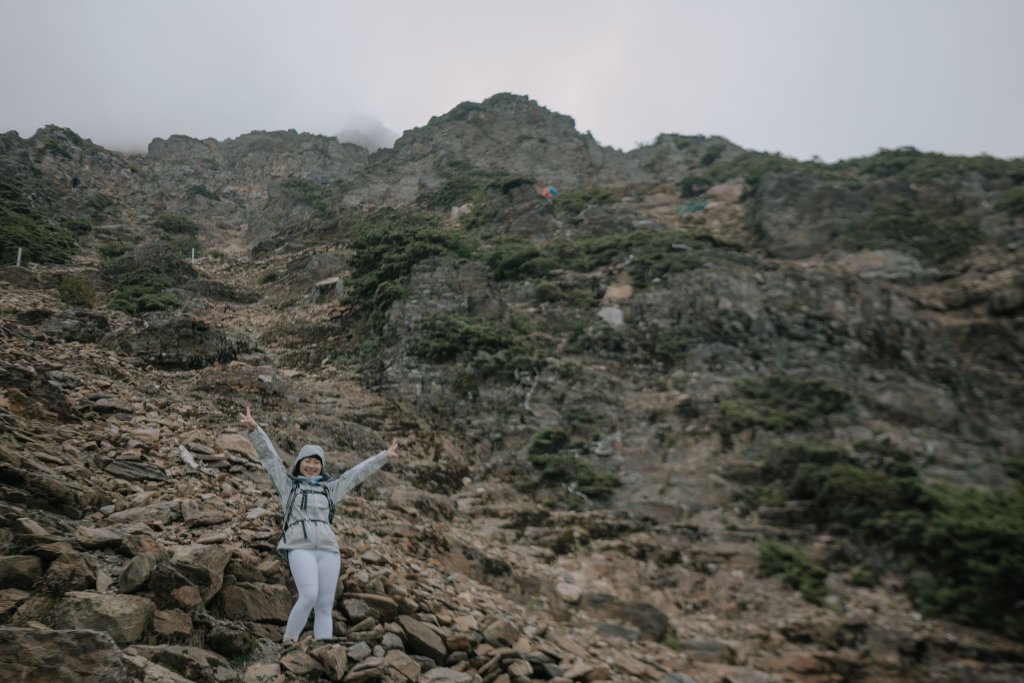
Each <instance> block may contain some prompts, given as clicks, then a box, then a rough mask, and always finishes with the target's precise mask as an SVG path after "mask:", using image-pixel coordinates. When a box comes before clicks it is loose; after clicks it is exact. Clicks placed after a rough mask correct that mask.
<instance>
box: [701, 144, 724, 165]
mask: <svg viewBox="0 0 1024 683" xmlns="http://www.w3.org/2000/svg"><path fill="white" fill-rule="evenodd" d="M724 151H725V145H723V144H721V143H717V144H714V145H710V146H709V147H708V148H707V150H706V151H705V152H704V154H703V155H702V156H701V158H700V165H701V166H710V165H711V164H713V163H715V162H716V161H718V158H719V157H720V156H722V153H723V152H724Z"/></svg>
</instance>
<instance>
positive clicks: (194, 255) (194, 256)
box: [192, 247, 196, 266]
mask: <svg viewBox="0 0 1024 683" xmlns="http://www.w3.org/2000/svg"><path fill="white" fill-rule="evenodd" d="M195 264H196V248H195V247H192V265H193V266H194V265H195Z"/></svg>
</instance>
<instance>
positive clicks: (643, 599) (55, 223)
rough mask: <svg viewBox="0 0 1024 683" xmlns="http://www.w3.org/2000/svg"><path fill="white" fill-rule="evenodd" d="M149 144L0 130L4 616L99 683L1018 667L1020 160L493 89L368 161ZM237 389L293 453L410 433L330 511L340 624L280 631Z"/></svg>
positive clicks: (863, 673)
mask: <svg viewBox="0 0 1024 683" xmlns="http://www.w3.org/2000/svg"><path fill="white" fill-rule="evenodd" d="M242 138H244V139H242ZM403 140H404V142H403ZM154 144H155V154H150V155H146V156H125V155H120V154H117V153H113V152H107V151H106V150H102V148H98V147H95V146H91V145H89V144H86V141H83V140H81V138H78V136H77V135H75V134H74V133H73V132H72V131H67V130H66V129H60V128H57V127H52V128H47V129H46V131H45V133H42V134H40V135H38V136H36V137H33V138H30V139H27V140H21V139H20V138H18V137H17V136H16V135H14V136H11V135H10V134H8V135H6V136H4V137H2V138H0V168H2V169H4V171H5V173H4V179H3V187H2V188H0V190H2V192H0V200H2V202H3V203H2V205H0V209H2V210H3V212H4V213H3V216H4V217H5V218H6V217H10V216H14V217H15V218H13V219H11V222H10V223H7V224H5V225H13V226H15V227H17V228H18V229H17V230H15V231H9V232H4V233H2V234H0V238H2V240H0V256H2V258H3V259H4V260H5V261H9V260H10V258H11V257H12V256H13V251H12V249H13V248H14V247H15V246H16V242H18V241H21V243H22V244H24V245H25V246H26V247H29V248H28V249H26V251H27V253H26V257H27V258H26V259H25V261H26V262H27V267H22V268H13V267H11V266H4V267H3V268H2V269H0V285H2V287H3V300H4V317H3V319H2V327H0V343H2V346H0V350H2V352H0V374H2V375H3V378H4V387H5V389H4V394H3V397H2V398H3V400H2V402H0V424H2V425H3V426H4V430H3V431H4V433H3V434H2V435H0V456H2V459H3V474H2V477H0V483H2V485H3V486H4V489H3V491H4V503H3V505H4V506H5V507H3V516H2V520H3V524H2V525H0V543H2V549H0V565H2V566H3V567H4V572H5V573H2V574H3V575H4V576H7V577H15V578H7V579H5V581H6V582H7V583H5V586H4V587H2V588H0V589H2V590H3V591H5V592H4V593H3V598H4V602H2V603H0V604H2V605H3V611H2V612H0V614H2V619H3V620H4V623H3V624H2V625H0V632H2V633H3V634H4V638H5V640H4V641H3V642H5V643H13V644H12V645H9V646H7V650H6V651H7V652H15V651H17V648H18V647H23V648H25V647H28V648H37V647H38V648H43V649H42V650H41V651H46V650H45V648H48V647H49V648H53V647H61V648H65V650H66V651H68V652H76V653H81V652H82V651H83V648H82V647H81V646H80V645H78V644H76V643H80V642H83V641H81V639H83V638H85V636H84V635H83V634H84V631H83V630H82V629H86V628H98V629H99V630H100V631H103V632H106V633H108V634H109V636H110V638H112V641H110V642H108V641H103V640H102V639H101V640H100V641H89V642H91V643H92V645H90V646H89V647H91V648H92V649H93V650H95V651H96V652H98V653H100V654H99V655H97V656H101V657H103V658H106V659H105V661H107V662H108V663H110V664H111V666H113V667H115V668H117V669H118V670H119V671H121V672H122V673H123V677H124V678H123V679H124V680H130V679H131V678H133V677H134V678H136V679H139V680H176V679H174V678H173V675H178V676H184V677H185V678H187V679H194V680H207V679H210V680H212V679H211V678H210V677H211V676H214V677H219V678H217V680H237V679H240V678H241V679H244V680H261V677H263V676H265V677H267V678H268V679H269V678H272V677H274V676H284V677H285V678H291V679H296V680H303V677H309V676H312V677H317V676H319V677H326V678H328V679H330V680H373V679H379V680H395V681H399V680H400V681H406V680H453V681H457V680H465V681H467V682H468V681H472V680H477V679H479V680H487V681H491V680H499V679H500V680H502V681H506V680H508V681H512V680H515V681H518V680H588V681H599V680H652V681H662V682H663V683H669V682H673V681H680V680H682V681H686V680H698V681H702V682H703V681H720V680H726V679H728V680H734V681H735V680H750V681H782V680H800V681H807V682H808V683H810V682H811V681H820V680H836V681H840V680H849V681H855V680H892V681H925V680H953V679H954V678H955V677H956V676H959V675H960V674H961V673H962V672H963V671H966V670H968V669H969V670H970V671H971V672H972V673H971V675H972V676H975V678H976V680H983V681H992V682H997V681H1008V680H1012V679H1013V678H1014V677H1015V676H1018V675H1019V674H1020V672H1021V670H1022V669H1021V667H1022V666H1024V651H1022V650H1021V648H1020V646H1019V643H1017V642H1014V640H1013V638H1017V639H1019V631H1018V630H1017V629H1018V628H1019V624H1018V622H1015V621H1014V617H1013V612H1012V609H1009V610H1008V609H1007V604H1006V600H1007V596H1014V595H1017V593H1015V592H1014V591H1019V590H1020V584H1019V582H1015V579H1013V576H1012V568H1013V567H1014V566H1016V565H1015V563H1016V562H1017V561H1018V559H1019V557H1020V555H1018V554H1017V553H1018V550H1019V549H1020V548H1021V545H1020V541H1021V539H1022V538H1024V536H1022V535H1021V530H1020V528H1019V518H1017V517H1015V516H1014V515H1016V511H1017V510H1018V509H1019V508H1018V507H1016V506H1018V505H1019V500H1020V493H1019V477H1020V473H1021V470H1020V465H1019V463H1020V457H1021V453H1022V452H1024V451H1022V444H1024V435H1022V433H1021V429H1020V424H1021V422H1020V420H1019V418H1020V406H1022V405H1024V369H1022V367H1021V363H1020V358H1021V350H1022V349H1024V344H1022V340H1021V334H1022V329H1024V328H1022V326H1021V319H1022V316H1024V279H1022V278H1021V275H1020V274H1021V260H1022V259H1021V254H1020V252H1019V248H1018V247H1019V244H1021V243H1022V242H1021V240H1022V239H1024V219H1022V215H1021V214H1022V212H1021V208H1020V204H1021V202H1020V199H1019V196H1020V193H1021V190H1020V189H1019V188H1021V183H1022V182H1024V169H1022V168H1021V164H1020V163H1018V162H1014V161H999V160H993V159H991V158H985V157H976V158H947V157H942V156H941V155H931V154H927V153H920V152H916V151H914V150H906V149H904V150H889V151H884V152H881V153H879V154H878V155H875V156H873V157H869V158H865V159H861V160H850V161H847V162H844V163H841V164H818V163H813V162H797V161H794V160H789V159H785V158H783V157H779V156H777V155H770V154H761V153H755V152H748V151H746V150H742V149H741V148H739V147H736V146H734V145H731V143H729V142H728V141H726V140H724V139H721V138H716V137H709V138H705V137H701V136H676V135H665V136H659V138H658V139H657V140H656V141H655V142H654V143H652V145H650V146H648V147H645V148H642V149H641V150H633V151H631V152H629V153H624V152H619V151H617V150H610V149H608V148H602V147H600V146H599V145H597V144H596V143H595V142H594V141H593V139H592V138H589V137H588V136H585V135H581V134H580V133H579V132H578V131H576V130H575V126H574V123H573V122H572V119H571V118H569V117H567V116H563V115H561V114H555V113H553V112H549V111H548V110H546V109H544V108H543V107H540V106H539V105H537V104H536V103H535V102H533V101H532V100H530V99H529V98H527V97H525V96H515V95H509V94H499V95H496V96H494V97H492V98H489V99H488V100H485V101H484V102H483V103H479V104H477V103H465V104H463V105H459V106H457V107H455V108H454V109H453V110H451V111H450V112H448V113H447V114H444V115H441V116H439V117H434V118H433V119H431V121H430V122H428V124H427V125H425V126H424V127H422V128H418V129H413V130H412V131H407V132H406V133H405V134H403V137H402V139H400V140H399V142H398V143H396V146H395V148H394V149H392V150H380V151H378V152H376V153H374V154H372V155H371V154H367V153H365V150H357V149H353V148H352V147H351V146H346V145H343V144H341V143H337V142H336V141H332V139H331V138H325V137H323V136H309V135H307V134H299V133H294V132H292V131H286V132H276V133H259V132H254V133H251V134H247V135H246V136H240V138H237V139H235V140H234V141H225V142H224V143H218V142H215V141H214V142H210V141H200V140H194V139H191V138H186V137H183V136H181V137H179V136H172V137H171V138H168V139H167V140H165V141H161V142H159V143H158V144H157V143H156V141H154ZM76 179H77V183H76ZM551 183H554V184H555V185H556V186H557V187H558V188H559V189H560V190H561V193H560V194H558V195H557V196H555V197H553V198H551V197H544V196H542V194H541V190H542V189H543V188H544V187H545V186H547V185H548V184H551ZM55 237H60V238H61V239H59V240H55V239H54V238H55ZM154 243H155V244H154ZM1015 245H1017V246H1015ZM193 248H195V249H196V254H197V255H198V258H197V259H196V261H195V263H192V262H191V256H190V254H191V249H193ZM250 404H251V405H253V410H254V413H255V414H257V417H258V419H260V420H261V422H262V423H265V424H266V425H267V428H268V431H269V432H271V433H272V435H273V436H275V438H277V439H278V440H279V443H280V444H281V445H282V446H284V447H285V448H286V450H288V451H289V452H292V451H294V450H295V448H297V446H299V445H301V443H303V442H306V441H310V442H319V443H324V444H325V445H327V446H328V457H329V459H331V460H332V461H337V462H338V463H339V464H341V463H346V462H351V461H353V460H354V459H355V458H357V457H358V456H359V454H360V453H364V452H371V451H375V450H377V449H379V447H380V444H381V443H386V441H387V440H388V439H389V437H390V436H399V437H400V439H401V440H402V442H403V448H404V449H407V450H408V451H409V452H410V454H411V459H410V462H409V463H408V464H406V465H403V466H402V467H401V468H399V469H398V470H397V471H396V472H394V473H388V474H385V475H383V476H384V479H383V480H382V481H383V482H384V483H383V484H381V485H379V486H378V485H374V484H370V485H369V486H368V487H367V489H366V491H365V492H364V493H363V494H362V495H360V496H359V497H357V498H355V499H353V500H351V501H349V502H348V503H347V504H346V505H345V513H346V514H345V516H344V519H342V520H341V521H339V528H338V530H339V533H341V534H342V535H343V538H344V539H345V541H346V544H343V545H345V546H346V550H345V551H344V553H345V566H346V567H347V568H348V569H347V570H346V571H345V572H344V576H343V579H342V583H343V584H344V590H343V591H339V596H340V597H339V601H338V603H337V605H336V608H337V610H338V613H339V618H338V621H339V624H341V625H342V628H343V629H344V631H345V642H344V643H343V644H342V645H339V646H330V647H328V648H326V649H325V648H317V647H315V646H313V645H312V644H310V645H307V646H305V647H304V649H303V650H302V651H301V655H300V654H299V653H294V652H287V651H283V650H281V649H280V646H279V645H278V644H277V643H276V642H275V635H276V634H278V630H279V622H280V617H281V610H282V609H283V610H287V607H288V604H289V594H288V591H289V588H288V587H289V583H288V578H287V575H286V573H285V572H284V569H283V567H282V566H281V565H280V563H279V562H275V561H274V558H273V555H272V551H273V543H272V541H273V540H274V533H275V528H274V523H273V519H274V514H275V510H274V509H273V508H272V506H268V503H267V501H266V499H265V494H266V490H267V488H266V484H267V483H266V482H265V481H264V480H263V478H262V477H261V472H260V471H259V469H258V466H257V465H256V464H255V463H254V461H253V460H252V458H251V454H250V453H248V451H247V449H246V448H245V445H244V443H240V442H239V440H238V438H237V437H238V434H237V433H236V432H235V430H234V429H233V422H234V414H235V413H236V412H237V411H238V410H240V409H242V408H243V407H244V406H246V405H250ZM186 452H187V453H189V454H190V456H191V457H193V458H194V460H196V461H198V464H197V467H196V468H192V467H191V466H190V465H189V464H188V463H187V462H186V460H185V459H184V453H186ZM974 489H977V491H976V492H972V491H973V490H974ZM979 513H980V514H979ZM1015 520H1016V521H1015ZM958 521H962V522H963V523H964V525H965V526H964V527H959V526H957V523H958ZM972 525H973V526H972ZM965 529H970V535H969V537H963V536H962V534H963V533H964V532H965ZM921 530H924V531H926V532H927V533H923V534H922V533H920V531H921ZM932 538H935V539H939V542H938V543H937V544H936V542H934V541H932V540H930V539H932ZM368 539H369V540H368ZM997 541H998V543H999V544H1001V546H1000V549H999V550H996V549H995V548H996V545H994V544H996V543H997ZM61 544H63V545H61ZM943 544H946V545H947V546H948V548H949V549H950V550H951V551H952V552H945V551H944V550H943ZM961 560H963V561H966V562H968V564H967V565H965V564H964V563H963V562H962V561H961ZM970 562H979V563H982V564H980V565H976V566H978V567H982V569H971V568H970V566H971V565H970ZM984 563H990V564H984ZM1000 563H1002V564H1000ZM1007 571H1009V573H1005V574H1002V573H999V572H1007ZM990 572H991V573H990ZM773 576H781V577H782V579H781V581H780V580H779V579H777V578H772V577H773ZM1000 582H1001V583H1000ZM994 587H999V588H998V590H996V589H995V588H994ZM11 591H15V592H11ZM1011 604H1012V603H1011ZM115 608H116V609H124V610H127V611H128V612H130V614H131V615H133V616H132V621H131V622H130V623H131V624H133V625H132V626H130V627H129V626H125V625H120V626H116V627H115V626H113V625H110V624H109V622H105V621H103V618H102V614H103V613H104V610H108V609H115ZM399 614H403V615H404V616H405V619H404V620H403V619H399V618H398V615H399ZM413 614H418V615H419V617H418V618H417V619H416V620H413V621H412V622H410V621H409V619H408V618H409V617H411V616H412V615H413ZM943 616H945V617H950V618H954V619H956V620H959V621H960V622H964V623H967V624H974V625H976V626H984V627H985V628H987V629H988V631H978V630H974V629H971V628H968V627H965V626H963V625H960V624H956V623H952V622H949V621H945V620H944V619H943ZM366 618H369V619H370V621H369V622H366V621H365V620H366ZM417 621H418V622H419V623H422V624H427V628H429V629H432V632H433V633H435V635H436V636H437V637H440V638H441V641H440V642H441V645H439V646H438V645H436V642H435V641H434V640H433V639H432V638H431V636H430V635H429V634H423V633H419V632H418V630H417V629H418V627H419V624H417V623H416V622H417ZM44 626H46V627H52V626H57V627H58V630H57V631H54V632H52V635H47V633H49V632H47V631H45V629H44V628H43V627H44ZM994 633H1002V634H1003V635H1004V636H1008V637H1009V638H1010V639H1009V640H1007V639H1000V638H999V637H998V636H996V635H993V634H994ZM389 636H391V637H389ZM90 637H91V636H90ZM428 642H435V645H434V646H433V647H428V646H427V645H426V643H428ZM183 643H187V644H188V648H192V649H188V648H185V649H181V648H183V647H184V646H183V645H182V644H183ZM15 644H17V645H15ZM364 645H365V646H366V647H365V648H364V647H363V646H364ZM339 647H340V648H341V649H340V650H339V649H338V648H339ZM175 648H179V649H175ZM2 649H3V648H0V650H2ZM364 650H365V651H364ZM76 656H77V657H82V659H81V661H83V662H84V661H86V660H87V658H86V657H85V655H84V654H78V655H76ZM217 656H221V657H225V658H234V659H235V661H236V664H232V663H231V662H230V661H228V660H227V659H225V660H224V661H221V660H216V662H215V663H211V662H214V660H215V659H216V657H217ZM9 659H11V661H14V659H13V657H11V658H9ZM4 661H7V659H5V660H4ZM75 661H79V660H75ZM202 662H207V664H206V665H205V670H206V672H205V673H203V672H202V671H203V669H204V665H203V664H201V663H202ZM410 662H411V663H410ZM979 662H980V663H979ZM82 666H86V667H87V668H88V665H86V664H83V665H82ZM167 667H169V668H170V669H173V670H174V671H176V672H177V674H173V675H172V674H170V673H165V671H164V670H165V669H166V668H167ZM431 670H433V671H434V672H435V673H433V674H431V673H430V671H431ZM213 671H216V674H213V673H211V672H213ZM339 672H340V673H339ZM83 675H85V674H83ZM161 676H163V677H164V678H160V677H161ZM445 677H447V678H445Z"/></svg>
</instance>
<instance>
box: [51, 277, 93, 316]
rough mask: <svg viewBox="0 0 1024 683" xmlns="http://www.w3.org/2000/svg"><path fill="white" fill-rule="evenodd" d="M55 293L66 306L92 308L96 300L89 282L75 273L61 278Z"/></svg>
mask: <svg viewBox="0 0 1024 683" xmlns="http://www.w3.org/2000/svg"><path fill="white" fill-rule="evenodd" d="M57 294H58V295H59V296H60V300H61V301H62V302H63V303H65V304H66V305H68V306H84V307H86V308H92V305H93V303H94V302H95V301H96V293H95V292H94V291H93V289H92V286H91V285H90V284H89V282H88V281H87V280H85V279H84V278H80V277H77V276H75V275H67V276H65V277H63V278H61V281H60V284H59V285H57Z"/></svg>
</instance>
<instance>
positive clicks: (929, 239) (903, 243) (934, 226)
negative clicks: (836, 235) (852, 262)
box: [840, 197, 981, 264]
mask: <svg viewBox="0 0 1024 683" xmlns="http://www.w3.org/2000/svg"><path fill="white" fill-rule="evenodd" d="M979 241H981V229H980V228H979V227H978V224H977V223H976V222H975V221H973V220H971V219H969V218H967V217H964V216H956V217H946V216H934V215H932V214H930V213H928V212H926V211H924V210H922V209H920V208H918V207H917V206H916V205H915V203H914V202H913V201H912V200H911V199H910V198H908V197H894V198H892V199H890V200H888V201H886V202H883V203H881V204H878V205H876V206H875V207H874V208H873V209H872V212H871V214H870V215H869V216H868V217H867V219H865V220H864V222H863V223H861V224H860V225H855V226H851V228H850V229H849V230H848V231H847V232H845V233H844V234H843V235H842V237H841V240H840V242H841V244H842V246H844V247H845V248H847V249H885V248H896V249H909V250H910V251H912V252H913V253H914V254H916V255H917V256H918V257H919V258H920V259H921V260H922V261H924V262H926V263H935V264H937V263H942V262H944V261H948V260H949V259H952V258H957V257H960V256H964V255H966V254H967V252H968V251H969V250H970V248H971V247H972V246H974V245H975V244H977V243H978V242H979Z"/></svg>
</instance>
